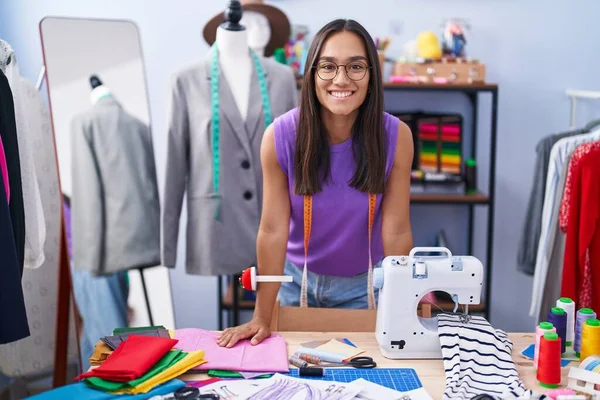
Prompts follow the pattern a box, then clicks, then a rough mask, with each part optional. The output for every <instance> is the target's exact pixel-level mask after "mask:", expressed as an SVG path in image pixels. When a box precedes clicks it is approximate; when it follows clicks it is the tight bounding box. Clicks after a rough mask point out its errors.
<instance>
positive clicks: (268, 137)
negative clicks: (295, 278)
mask: <svg viewBox="0 0 600 400" xmlns="http://www.w3.org/2000/svg"><path fill="white" fill-rule="evenodd" d="M260 159H261V165H262V174H263V204H262V215H261V220H260V226H259V228H258V236H257V240H256V252H257V263H258V266H257V268H258V274H259V275H282V274H283V268H284V263H285V253H286V249H287V241H288V235H289V226H290V196H289V192H288V182H287V176H286V175H285V173H284V172H283V170H282V169H281V167H280V166H279V162H278V161H277V156H276V154H275V130H274V128H273V125H270V126H269V127H268V128H267V130H266V131H265V134H264V136H263V139H262V143H261V149H260ZM280 286H281V283H276V282H272V283H267V284H259V285H258V286H257V290H256V304H255V306H254V317H253V318H252V321H250V322H248V323H246V324H243V325H240V326H236V327H232V328H227V329H225V330H224V331H223V333H222V334H221V336H220V337H219V339H218V341H217V343H218V344H219V345H220V346H225V347H232V346H234V345H235V344H236V343H237V342H238V341H239V340H241V339H250V338H251V343H252V344H258V343H260V342H261V341H262V340H263V339H264V338H266V337H267V336H269V334H270V332H271V331H270V326H271V316H272V313H273V307H274V306H275V301H276V299H277V293H278V292H279V287H280Z"/></svg>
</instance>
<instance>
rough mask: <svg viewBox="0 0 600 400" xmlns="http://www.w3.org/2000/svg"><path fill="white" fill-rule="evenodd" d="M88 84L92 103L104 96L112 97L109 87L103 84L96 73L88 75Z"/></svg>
mask: <svg viewBox="0 0 600 400" xmlns="http://www.w3.org/2000/svg"><path fill="white" fill-rule="evenodd" d="M90 85H91V86H92V92H91V93H90V101H91V102H92V104H96V103H98V101H100V99H103V98H105V97H112V92H111V91H110V89H108V88H107V87H106V86H104V85H103V84H102V81H101V80H100V78H98V77H97V76H96V75H92V76H90Z"/></svg>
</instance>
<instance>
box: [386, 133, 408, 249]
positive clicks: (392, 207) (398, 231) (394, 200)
mask: <svg viewBox="0 0 600 400" xmlns="http://www.w3.org/2000/svg"><path fill="white" fill-rule="evenodd" d="M413 156H414V148H413V139H412V133H411V131H410V128H409V127H408V125H406V124H405V123H404V122H402V121H400V124H399V126H398V140H397V144H396V155H395V157H394V164H393V166H392V170H391V172H390V176H389V178H388V181H387V184H386V188H385V193H384V194H383V203H382V223H381V235H382V240H383V252H384V255H385V256H390V255H408V253H409V252H410V250H411V249H412V247H413V238H412V230H411V226H410V172H411V166H412V162H413Z"/></svg>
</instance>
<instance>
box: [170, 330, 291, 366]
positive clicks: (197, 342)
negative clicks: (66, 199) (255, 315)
mask: <svg viewBox="0 0 600 400" xmlns="http://www.w3.org/2000/svg"><path fill="white" fill-rule="evenodd" d="M218 337H219V334H218V333H217V332H210V331H205V330H203V329H197V328H185V329H177V330H176V331H175V336H174V339H177V340H178V343H177V344H176V345H175V348H176V349H181V350H183V351H186V352H188V351H196V350H204V354H205V357H204V358H205V359H206V360H207V362H206V363H204V364H202V365H199V366H197V367H195V368H193V370H195V371H206V370H209V369H220V370H227V371H237V372H289V365H288V357H287V345H286V343H285V339H284V338H283V337H281V336H279V335H277V334H271V336H270V337H268V338H266V339H264V340H263V341H262V342H261V343H260V344H257V345H255V346H253V345H252V344H250V341H249V340H241V341H239V342H238V343H236V345H235V346H233V347H232V348H229V349H228V348H226V347H221V346H219V345H218V344H217V339H218Z"/></svg>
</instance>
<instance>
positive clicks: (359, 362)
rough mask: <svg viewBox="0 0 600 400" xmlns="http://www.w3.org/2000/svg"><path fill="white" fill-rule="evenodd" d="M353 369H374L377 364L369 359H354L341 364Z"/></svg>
mask: <svg viewBox="0 0 600 400" xmlns="http://www.w3.org/2000/svg"><path fill="white" fill-rule="evenodd" d="M343 364H344V365H351V366H352V367H354V368H375V367H376V366H377V363H376V362H375V361H374V360H373V359H372V358H371V357H354V358H351V359H350V360H348V361H347V362H345V363H343Z"/></svg>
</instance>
